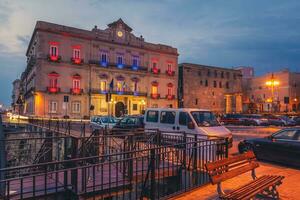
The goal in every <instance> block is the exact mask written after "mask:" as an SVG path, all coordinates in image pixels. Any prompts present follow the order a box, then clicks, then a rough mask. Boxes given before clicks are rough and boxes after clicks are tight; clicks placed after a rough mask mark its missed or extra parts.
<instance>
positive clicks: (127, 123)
mask: <svg viewBox="0 0 300 200" xmlns="http://www.w3.org/2000/svg"><path fill="white" fill-rule="evenodd" d="M136 128H144V115H131V116H126V117H124V118H122V119H121V120H120V121H118V122H117V123H116V125H115V126H114V128H113V129H114V130H116V129H136Z"/></svg>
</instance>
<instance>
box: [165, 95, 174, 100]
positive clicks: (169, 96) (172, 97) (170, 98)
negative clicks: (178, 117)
mask: <svg viewBox="0 0 300 200" xmlns="http://www.w3.org/2000/svg"><path fill="white" fill-rule="evenodd" d="M166 99H168V100H173V99H175V95H171V94H167V95H166Z"/></svg>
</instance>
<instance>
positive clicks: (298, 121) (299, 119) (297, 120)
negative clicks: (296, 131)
mask: <svg viewBox="0 0 300 200" xmlns="http://www.w3.org/2000/svg"><path fill="white" fill-rule="evenodd" d="M291 119H292V120H294V122H295V125H300V116H293V117H291Z"/></svg>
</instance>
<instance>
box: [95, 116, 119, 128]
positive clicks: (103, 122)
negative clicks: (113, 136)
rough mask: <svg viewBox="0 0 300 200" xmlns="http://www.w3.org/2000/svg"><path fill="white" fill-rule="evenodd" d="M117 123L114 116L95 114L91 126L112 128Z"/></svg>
mask: <svg viewBox="0 0 300 200" xmlns="http://www.w3.org/2000/svg"><path fill="white" fill-rule="evenodd" d="M116 123H117V120H116V118H114V117H112V116H94V117H92V118H91V124H90V126H91V128H92V130H95V129H103V128H108V129H112V128H113V127H114V126H115V125H116Z"/></svg>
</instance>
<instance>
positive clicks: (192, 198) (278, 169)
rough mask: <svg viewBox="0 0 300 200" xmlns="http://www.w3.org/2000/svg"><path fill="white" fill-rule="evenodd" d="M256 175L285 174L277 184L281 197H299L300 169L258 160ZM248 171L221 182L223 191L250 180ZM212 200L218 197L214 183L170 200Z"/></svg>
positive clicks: (297, 198)
mask: <svg viewBox="0 0 300 200" xmlns="http://www.w3.org/2000/svg"><path fill="white" fill-rule="evenodd" d="M256 174H257V176H258V177H259V176H262V175H282V176H285V178H284V179H283V184H282V185H280V186H279V194H280V198H281V199H288V200H299V199H300V170H297V169H292V168H287V167H283V166H278V165H274V164H269V163H262V162H260V167H258V168H257V169H256ZM251 180H252V179H251V175H250V172H248V173H245V174H243V175H240V176H238V177H235V178H233V179H230V180H228V181H225V182H223V183H222V187H223V189H224V191H225V192H226V191H230V190H231V189H233V188H236V187H239V186H242V185H244V184H246V183H247V182H248V181H251ZM185 199H188V200H202V199H203V200H213V199H218V196H217V190H216V185H211V184H209V185H207V186H204V187H201V188H198V189H194V190H193V191H190V192H187V193H185V194H182V195H180V196H177V197H176V198H173V199H172V200H185Z"/></svg>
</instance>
